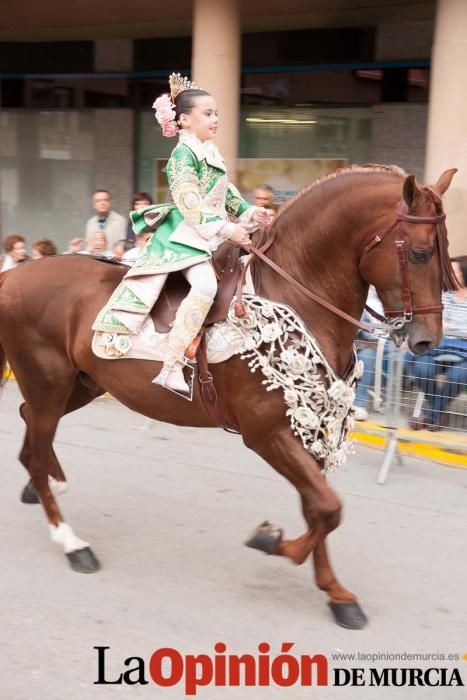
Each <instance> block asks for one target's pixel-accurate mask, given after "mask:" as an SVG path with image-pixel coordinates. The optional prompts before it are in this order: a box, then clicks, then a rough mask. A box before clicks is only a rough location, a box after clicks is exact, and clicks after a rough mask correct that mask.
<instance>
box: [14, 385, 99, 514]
mask: <svg viewBox="0 0 467 700" xmlns="http://www.w3.org/2000/svg"><path fill="white" fill-rule="evenodd" d="M103 393H104V390H103V389H101V388H100V387H99V386H97V385H94V384H93V383H92V382H90V381H89V380H86V381H83V379H82V378H78V379H76V381H75V384H74V387H73V390H72V392H71V394H70V397H69V399H68V401H67V404H66V406H65V410H64V413H63V415H66V414H67V413H72V412H73V411H77V410H78V409H79V408H82V407H83V406H86V405H87V404H88V403H91V401H94V399H96V398H97V397H98V396H101V395H102V394H103ZM27 409H28V404H27V403H26V402H25V403H22V404H21V406H20V407H19V413H20V416H21V418H22V419H23V420H24V422H25V424H26V433H25V436H24V442H23V446H22V448H21V451H20V453H19V461H20V462H21V464H22V465H23V466H24V467H25V468H26V470H27V471H28V472H29V460H30V458H31V448H30V445H29V435H28V421H27ZM52 455H53V464H52V461H51V468H50V471H49V484H50V488H51V491H52V493H53V494H54V496H60V495H61V494H63V493H65V492H66V491H67V490H68V484H67V480H66V477H65V474H64V473H63V470H62V467H61V466H60V462H59V461H58V459H57V456H56V454H55V451H54V449H53V448H52ZM21 502H22V503H27V504H36V503H40V501H39V498H38V495H37V492H36V489H35V488H34V484H33V483H32V479H30V480H29V481H28V483H27V484H26V486H25V487H24V488H23V491H22V493H21Z"/></svg>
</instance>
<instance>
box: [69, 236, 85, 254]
mask: <svg viewBox="0 0 467 700" xmlns="http://www.w3.org/2000/svg"><path fill="white" fill-rule="evenodd" d="M85 244H86V241H85V240H84V238H79V237H76V238H72V239H71V240H70V241H69V242H68V250H67V251H66V253H64V255H73V254H74V253H81V251H82V250H83V247H84V245H85Z"/></svg>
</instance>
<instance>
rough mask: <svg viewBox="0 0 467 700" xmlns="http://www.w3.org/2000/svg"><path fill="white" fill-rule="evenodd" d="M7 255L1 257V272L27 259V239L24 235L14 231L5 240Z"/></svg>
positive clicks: (4, 245)
mask: <svg viewBox="0 0 467 700" xmlns="http://www.w3.org/2000/svg"><path fill="white" fill-rule="evenodd" d="M3 247H4V249H5V253H6V255H4V256H1V257H0V272H5V271H6V270H11V269H12V268H13V267H16V266H17V265H18V264H19V263H22V262H24V261H25V260H27V254H26V241H25V239H24V238H23V236H20V235H19V234H18V233H13V234H12V235H11V236H7V238H5V240H4V241H3Z"/></svg>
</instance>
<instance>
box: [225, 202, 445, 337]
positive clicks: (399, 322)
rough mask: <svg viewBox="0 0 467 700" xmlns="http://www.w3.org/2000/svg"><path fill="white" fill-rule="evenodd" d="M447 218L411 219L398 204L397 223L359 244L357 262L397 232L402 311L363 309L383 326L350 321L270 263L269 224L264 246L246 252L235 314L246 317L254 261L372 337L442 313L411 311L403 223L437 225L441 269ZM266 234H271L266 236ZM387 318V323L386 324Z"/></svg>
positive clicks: (432, 308) (262, 231) (263, 233)
mask: <svg viewBox="0 0 467 700" xmlns="http://www.w3.org/2000/svg"><path fill="white" fill-rule="evenodd" d="M445 220H446V215H445V214H444V213H441V214H438V215H436V216H414V215H412V214H408V213H407V205H406V204H405V202H401V204H400V207H399V211H398V213H397V216H396V220H395V221H394V222H393V223H392V224H391V225H390V226H388V228H386V229H385V230H384V231H383V232H382V233H379V234H376V235H375V234H373V233H372V234H370V237H369V238H368V237H367V238H365V240H364V241H363V242H362V244H361V248H363V251H362V254H361V256H360V261H361V259H362V258H363V257H364V255H366V254H368V253H369V252H370V251H372V250H373V249H374V248H375V247H376V246H377V245H379V244H380V243H381V242H382V241H384V239H385V238H387V236H389V234H391V233H392V232H393V231H394V230H396V229H399V230H400V238H398V239H397V240H396V241H395V247H396V255H397V260H398V264H399V270H400V274H401V282H402V289H401V292H402V303H403V309H400V310H397V311H387V312H386V317H383V316H381V315H380V314H378V313H377V312H376V311H374V310H373V309H370V308H369V307H368V306H365V308H366V310H367V311H368V312H369V313H370V314H371V315H372V316H374V317H375V318H376V319H378V320H379V321H381V322H382V323H384V324H385V325H384V326H379V327H378V326H377V325H376V324H372V323H365V322H364V321H359V320H356V319H355V318H353V316H350V315H349V314H347V313H346V312H345V311H342V309H339V308H338V307H337V306H335V305H334V304H331V302H329V301H327V300H326V299H323V298H322V297H321V296H320V295H319V294H317V293H316V292H314V291H313V290H312V289H308V288H307V287H305V286H304V285H303V284H301V283H300V282H298V281H297V280H296V279H295V278H294V277H292V275H290V274H289V273H288V272H286V271H285V270H283V269H282V268H281V267H280V265H278V264H277V263H275V262H274V261H273V260H271V259H270V258H268V257H267V255H265V253H266V251H267V250H268V249H269V248H270V247H271V246H272V244H273V243H274V240H275V236H276V233H275V231H274V229H272V231H271V225H268V226H265V227H263V228H262V229H260V234H259V243H261V241H262V240H263V238H266V241H265V243H264V244H263V245H262V246H261V245H257V246H255V245H250V246H249V247H248V248H247V250H248V251H249V253H250V256H249V258H248V260H247V261H246V263H245V265H244V267H243V270H242V273H241V275H240V277H239V280H238V286H237V301H236V303H235V315H236V316H237V317H240V318H241V317H243V316H245V315H246V310H245V306H244V304H243V301H242V288H243V285H244V282H245V277H246V273H247V270H248V267H249V266H250V264H251V263H252V261H253V259H254V258H259V259H260V260H261V261H262V262H264V263H265V264H266V265H268V266H269V267H270V268H271V269H272V270H274V271H275V272H277V274H279V275H280V276H281V277H283V279H285V280H287V282H289V284H291V285H292V287H294V289H297V290H298V291H299V292H301V293H302V294H303V295H304V296H306V297H307V298H308V299H312V300H313V301H315V302H316V303H317V304H320V306H322V307H323V308H325V309H328V311H331V312H332V313H333V314H335V315H336V316H339V317H340V318H342V319H344V320H345V321H347V322H348V323H351V324H353V325H354V326H356V327H357V328H359V329H361V330H364V331H367V332H369V333H372V334H375V332H377V331H381V330H384V328H385V326H386V327H387V326H390V327H391V328H392V329H400V328H402V327H403V326H404V325H405V324H406V323H410V321H411V320H412V318H413V316H414V315H417V314H433V313H441V312H442V310H443V305H442V304H438V305H436V306H427V307H417V308H413V306H412V296H411V292H410V284H409V269H408V250H407V243H406V240H405V226H404V223H405V222H409V223H413V224H436V239H437V245H438V251H439V254H440V265H441V266H442V261H443V259H444V255H443V254H445V251H446V247H447V230H446V224H445ZM268 234H270V235H269V236H268ZM442 271H443V279H444V275H445V270H444V268H443V267H442ZM388 319H389V321H388Z"/></svg>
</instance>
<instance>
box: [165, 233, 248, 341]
mask: <svg viewBox="0 0 467 700" xmlns="http://www.w3.org/2000/svg"><path fill="white" fill-rule="evenodd" d="M240 252H241V249H240V248H239V247H238V246H236V245H233V244H232V243H229V242H228V241H226V242H225V243H223V244H222V245H221V246H220V247H219V248H218V249H217V250H216V251H215V252H214V254H213V257H212V264H213V267H214V272H215V273H216V277H217V294H216V298H215V299H214V303H213V305H212V306H211V309H210V311H209V314H208V316H207V318H206V321H205V326H210V325H212V324H213V323H218V322H219V321H224V320H225V318H226V317H227V313H228V311H229V307H230V302H231V301H232V298H233V296H234V294H235V291H236V289H237V284H238V280H239V277H240V265H239V256H240ZM189 291H190V285H189V284H188V282H187V281H186V279H185V278H184V276H183V275H182V274H181V272H172V273H171V274H170V275H169V276H168V278H167V282H166V283H165V285H164V289H163V290H162V292H161V295H160V296H159V299H158V300H157V301H156V303H155V304H154V307H153V309H152V311H151V317H152V320H153V322H154V326H155V328H156V330H157V332H158V333H168V332H169V330H170V328H171V326H172V323H173V321H174V319H175V314H176V313H177V309H178V307H179V306H180V303H181V301H182V300H183V299H184V298H185V297H186V295H187V294H188V292H189Z"/></svg>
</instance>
